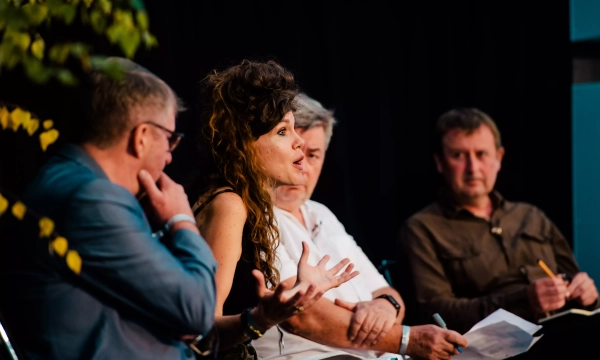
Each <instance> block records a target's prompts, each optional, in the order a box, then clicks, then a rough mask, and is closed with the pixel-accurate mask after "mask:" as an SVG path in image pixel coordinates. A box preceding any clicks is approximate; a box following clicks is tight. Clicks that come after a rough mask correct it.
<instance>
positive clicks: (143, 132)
mask: <svg viewBox="0 0 600 360" xmlns="http://www.w3.org/2000/svg"><path fill="white" fill-rule="evenodd" d="M150 136H152V134H150V127H149V126H148V125H146V124H139V125H138V126H137V127H136V128H135V130H134V131H133V134H132V135H131V138H130V140H129V141H130V144H129V145H130V148H131V150H132V151H131V152H132V155H133V156H135V157H136V158H138V159H139V158H141V157H142V156H143V155H144V154H145V153H146V152H147V151H148V148H149V146H150V145H151V142H150Z"/></svg>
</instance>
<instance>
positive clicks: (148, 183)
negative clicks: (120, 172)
mask: <svg viewBox="0 0 600 360" xmlns="http://www.w3.org/2000/svg"><path fill="white" fill-rule="evenodd" d="M162 175H164V173H161V177H162ZM159 179H160V178H159ZM138 180H139V182H140V185H142V187H143V188H144V190H146V193H148V196H150V198H156V197H157V196H160V195H162V193H161V191H160V189H159V188H158V187H157V186H156V184H155V183H154V179H153V178H152V176H151V175H150V173H149V172H148V171H146V170H144V169H142V170H140V172H139V173H138Z"/></svg>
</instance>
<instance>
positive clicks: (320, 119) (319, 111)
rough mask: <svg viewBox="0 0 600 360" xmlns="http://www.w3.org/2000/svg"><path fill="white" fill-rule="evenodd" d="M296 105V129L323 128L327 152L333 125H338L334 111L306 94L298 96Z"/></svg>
mask: <svg viewBox="0 0 600 360" xmlns="http://www.w3.org/2000/svg"><path fill="white" fill-rule="evenodd" d="M296 103H297V105H296V107H297V109H296V111H294V118H296V125H295V128H297V129H305V130H308V129H312V128H314V127H316V126H323V130H325V150H327V147H329V142H330V141H331V135H333V125H334V124H335V123H337V120H336V119H335V117H333V111H332V110H328V109H325V108H324V107H323V105H321V103H320V102H318V101H317V100H315V99H313V98H311V97H309V96H308V95H306V94H305V93H300V94H298V95H297V96H296Z"/></svg>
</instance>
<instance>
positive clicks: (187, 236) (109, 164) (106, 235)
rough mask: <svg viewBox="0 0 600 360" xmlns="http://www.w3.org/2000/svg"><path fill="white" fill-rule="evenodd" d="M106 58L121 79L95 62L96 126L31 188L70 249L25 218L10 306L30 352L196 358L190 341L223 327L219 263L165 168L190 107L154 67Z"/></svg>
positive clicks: (7, 313)
mask: <svg viewBox="0 0 600 360" xmlns="http://www.w3.org/2000/svg"><path fill="white" fill-rule="evenodd" d="M108 61H115V62H117V63H118V64H120V65H121V67H122V69H123V78H122V79H121V80H117V79H115V78H112V77H109V76H107V75H105V74H103V73H102V72H100V71H93V72H92V74H91V77H90V80H91V82H90V83H91V110H92V113H91V116H90V119H89V120H90V121H89V124H86V126H85V129H83V130H82V131H81V133H80V134H79V135H80V136H79V141H78V142H77V144H71V143H67V144H64V145H63V147H62V148H61V149H60V150H59V151H58V153H57V154H56V155H54V156H53V157H52V158H50V159H49V161H48V163H47V164H45V165H44V166H43V168H42V169H40V171H39V173H38V174H37V176H36V177H35V179H34V180H33V181H32V183H31V184H29V186H28V188H27V190H26V191H25V193H24V195H23V196H22V201H23V203H25V204H26V205H27V206H28V208H30V209H34V210H35V212H36V213H38V214H40V215H42V216H47V217H49V218H51V219H52V220H53V221H54V224H55V231H56V233H57V234H58V235H60V236H61V237H63V238H64V239H65V240H66V241H65V242H63V244H66V245H64V246H67V249H68V251H69V253H68V254H67V255H66V256H64V252H63V251H61V248H60V247H59V246H54V245H51V246H50V247H49V246H48V241H47V239H40V237H39V236H38V235H39V234H38V233H39V228H38V229H37V230H36V231H35V233H28V231H29V230H28V229H25V228H24V227H21V228H20V233H19V238H18V239H19V244H22V245H20V248H18V249H20V251H19V254H18V256H14V258H16V259H18V260H13V261H11V265H10V266H5V267H4V269H5V270H3V272H2V273H0V286H2V288H3V289H10V290H9V291H8V292H9V293H10V295H8V293H7V294H5V295H7V296H4V295H3V296H1V297H0V298H1V299H0V305H1V308H0V311H1V312H2V314H3V316H4V317H5V319H6V323H7V324H6V325H7V327H8V329H9V331H10V333H11V335H12V337H13V339H14V342H15V343H16V345H17V348H18V349H19V350H20V351H21V352H22V353H24V355H25V356H26V358H28V359H42V358H43V359H61V360H62V359H81V358H85V359H91V358H106V359H150V358H153V359H186V358H187V359H193V358H194V354H193V352H192V351H191V348H190V347H189V346H188V345H189V343H190V341H187V340H186V341H183V340H182V339H200V338H201V337H202V336H205V335H206V334H207V333H209V331H210V329H211V328H212V326H213V320H214V312H215V283H214V273H215V269H216V262H215V260H214V259H213V257H212V253H211V250H210V248H209V247H208V246H207V244H206V243H205V242H204V240H203V239H202V237H201V236H200V234H199V232H198V229H197V227H196V224H195V221H194V218H193V215H192V212H191V209H190V207H189V205H188V200H187V196H186V194H185V192H184V191H183V188H182V186H180V185H179V184H177V183H175V182H174V181H173V180H171V179H170V178H169V177H168V176H167V175H165V173H164V172H163V169H164V168H165V166H166V165H168V164H169V163H170V162H171V160H172V154H171V152H172V151H173V150H174V149H175V147H176V146H177V144H178V143H179V141H180V140H181V138H182V137H183V134H180V133H177V132H175V117H176V114H177V112H178V111H180V110H181V109H182V107H181V105H180V102H179V100H178V98H177V96H176V95H175V93H174V92H173V90H172V89H171V88H170V87H169V86H168V85H167V84H166V83H164V82H163V81H162V80H161V79H159V78H158V77H156V76H155V75H153V74H151V73H149V72H148V71H147V70H145V69H143V68H141V67H140V66H138V65H137V64H135V63H132V62H130V61H127V60H123V59H109V60H108ZM142 193H143V194H145V195H144V197H145V201H146V203H147V207H146V210H147V213H148V216H149V217H150V218H151V219H148V218H147V216H146V214H145V213H144V210H143V209H142V206H141V205H140V203H139V202H138V200H137V199H136V196H139V195H140V194H142ZM150 220H151V221H152V222H153V223H158V224H160V227H161V228H160V231H156V232H153V231H152V229H151V226H150ZM34 230H35V229H34ZM163 235H164V236H163ZM161 236H162V237H163V238H162V239H161ZM64 246H63V248H64ZM49 249H50V251H49ZM63 250H64V249H63ZM64 251H67V250H64ZM61 253H63V254H62V255H61ZM74 264H75V265H74ZM192 345H194V344H192Z"/></svg>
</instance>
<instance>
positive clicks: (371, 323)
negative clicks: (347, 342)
mask: <svg viewBox="0 0 600 360" xmlns="http://www.w3.org/2000/svg"><path fill="white" fill-rule="evenodd" d="M376 322H377V317H376V316H369V317H367V318H366V319H365V321H364V322H363V325H362V327H361V329H360V330H359V331H358V335H357V336H356V339H355V340H354V341H353V343H354V344H356V345H358V346H361V347H362V346H364V345H366V344H370V343H371V342H372V340H368V338H369V335H371V333H372V332H373V331H374V330H373V329H374V328H375V324H376ZM379 331H381V329H379ZM379 331H377V334H379Z"/></svg>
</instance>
